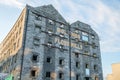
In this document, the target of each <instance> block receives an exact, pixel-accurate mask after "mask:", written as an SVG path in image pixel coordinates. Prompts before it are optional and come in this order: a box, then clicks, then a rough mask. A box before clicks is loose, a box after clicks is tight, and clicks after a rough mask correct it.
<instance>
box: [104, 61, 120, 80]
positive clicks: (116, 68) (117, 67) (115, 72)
mask: <svg viewBox="0 0 120 80" xmlns="http://www.w3.org/2000/svg"><path fill="white" fill-rule="evenodd" d="M106 80H120V63H114V64H112V74H108V75H107V79H106Z"/></svg>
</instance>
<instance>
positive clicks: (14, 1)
mask: <svg viewBox="0 0 120 80" xmlns="http://www.w3.org/2000/svg"><path fill="white" fill-rule="evenodd" d="M0 4H3V5H8V6H12V7H18V8H20V9H21V8H23V6H24V4H23V3H22V2H19V1H18V0H0Z"/></svg>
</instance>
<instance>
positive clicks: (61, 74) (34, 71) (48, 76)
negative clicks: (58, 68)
mask: <svg viewBox="0 0 120 80" xmlns="http://www.w3.org/2000/svg"><path fill="white" fill-rule="evenodd" d="M36 75H37V71H36V70H32V71H31V76H32V77H36ZM45 77H46V78H51V72H49V71H48V72H46V74H45ZM58 78H59V79H64V73H62V72H60V73H59V75H58ZM79 79H80V75H79V74H76V80H79ZM85 80H90V77H85ZM95 80H98V77H95Z"/></svg>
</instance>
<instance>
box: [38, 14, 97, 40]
mask: <svg viewBox="0 0 120 80" xmlns="http://www.w3.org/2000/svg"><path fill="white" fill-rule="evenodd" d="M36 19H37V20H42V17H40V16H36ZM48 23H49V24H54V22H53V21H52V20H50V19H49V20H48ZM60 27H61V28H64V25H63V24H61V25H60ZM75 33H78V30H75ZM91 38H92V39H95V36H94V35H92V37H91ZM82 39H83V40H85V41H88V34H87V33H86V32H82Z"/></svg>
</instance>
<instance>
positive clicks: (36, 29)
mask: <svg viewBox="0 0 120 80" xmlns="http://www.w3.org/2000/svg"><path fill="white" fill-rule="evenodd" d="M40 31H41V27H39V26H36V28H35V32H37V33H39V32H40ZM52 33H53V31H52V30H48V34H49V35H52ZM60 37H65V35H64V34H63V33H60ZM92 38H93V36H92ZM82 40H83V41H87V42H88V41H89V38H88V35H85V34H82ZM76 41H78V39H76Z"/></svg>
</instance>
